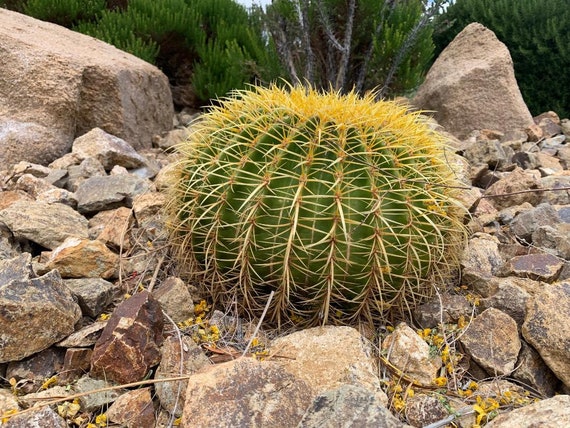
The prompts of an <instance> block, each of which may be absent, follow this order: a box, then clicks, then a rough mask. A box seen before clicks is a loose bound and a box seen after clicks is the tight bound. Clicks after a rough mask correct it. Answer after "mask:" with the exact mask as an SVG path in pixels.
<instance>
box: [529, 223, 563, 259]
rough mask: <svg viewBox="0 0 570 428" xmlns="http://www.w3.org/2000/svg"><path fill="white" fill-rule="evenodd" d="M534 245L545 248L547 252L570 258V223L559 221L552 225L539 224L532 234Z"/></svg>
mask: <svg viewBox="0 0 570 428" xmlns="http://www.w3.org/2000/svg"><path fill="white" fill-rule="evenodd" d="M532 243H533V244H534V246H535V247H538V248H541V249H543V250H546V251H545V252H547V253H548V254H552V255H554V256H557V257H560V258H563V259H566V260H568V259H570V224H568V223H560V224H556V225H554V226H548V225H547V226H540V227H539V228H537V229H536V230H535V231H534V233H533V234H532Z"/></svg>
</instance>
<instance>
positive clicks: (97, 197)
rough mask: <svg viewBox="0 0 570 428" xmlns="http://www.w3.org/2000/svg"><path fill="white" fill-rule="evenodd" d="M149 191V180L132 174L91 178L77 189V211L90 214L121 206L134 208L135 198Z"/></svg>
mask: <svg viewBox="0 0 570 428" xmlns="http://www.w3.org/2000/svg"><path fill="white" fill-rule="evenodd" d="M148 189H149V183H148V181H147V180H144V179H141V178H138V177H135V176H133V175H130V174H121V175H108V176H103V177H91V178H88V179H86V180H85V181H83V182H82V183H81V184H80V185H79V187H78V188H77V191H76V193H75V194H76V196H77V210H78V211H79V212H80V213H83V214H85V213H87V214H90V213H94V212H97V211H104V210H110V209H114V208H118V207H121V206H126V207H132V204H133V199H134V197H135V196H138V195H140V194H142V193H145V192H147V191H148Z"/></svg>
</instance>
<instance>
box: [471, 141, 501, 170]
mask: <svg viewBox="0 0 570 428" xmlns="http://www.w3.org/2000/svg"><path fill="white" fill-rule="evenodd" d="M463 156H464V157H465V158H466V159H467V160H468V161H469V163H470V164H471V165H481V164H484V165H486V166H487V167H488V168H490V169H493V170H497V169H499V170H500V169H501V168H502V167H504V166H505V165H506V164H507V161H508V157H507V154H506V153H505V149H504V148H503V146H502V145H501V142H500V141H499V140H483V141H475V142H474V143H472V144H470V145H469V146H467V148H466V149H465V152H464V153H463Z"/></svg>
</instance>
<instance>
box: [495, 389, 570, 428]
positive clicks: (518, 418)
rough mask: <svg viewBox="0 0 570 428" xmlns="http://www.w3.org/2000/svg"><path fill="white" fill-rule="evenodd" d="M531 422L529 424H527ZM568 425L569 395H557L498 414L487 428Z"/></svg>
mask: <svg viewBox="0 0 570 428" xmlns="http://www.w3.org/2000/svg"><path fill="white" fill-rule="evenodd" d="M529 424H531V425H529ZM526 426H535V427H565V426H566V427H567V426H570V396H568V395H557V396H555V397H552V398H548V399H546V400H541V401H538V402H536V403H533V404H530V405H528V406H525V407H521V408H520V409H515V410H511V411H510V412H507V413H503V414H500V415H499V416H497V417H496V418H495V419H493V420H492V421H491V422H489V423H488V424H487V425H486V427H487V428H512V427H526Z"/></svg>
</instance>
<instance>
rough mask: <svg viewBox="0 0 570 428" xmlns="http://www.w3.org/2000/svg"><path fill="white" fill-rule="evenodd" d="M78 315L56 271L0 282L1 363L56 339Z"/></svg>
mask: <svg viewBox="0 0 570 428" xmlns="http://www.w3.org/2000/svg"><path fill="white" fill-rule="evenodd" d="M28 257H29V256H28ZM80 317H81V309H80V308H79V306H78V305H77V303H75V301H74V300H73V297H72V295H71V292H70V291H69V290H68V289H67V287H65V285H63V281H62V280H61V277H60V275H59V273H57V271H51V272H49V273H47V274H45V275H43V276H40V277H37V278H30V277H29V278H20V279H13V280H11V281H8V282H4V283H0V324H1V325H2V331H1V332H0V363H2V362H8V361H17V360H21V359H23V358H25V357H27V356H29V355H32V354H35V353H36V352H39V351H42V350H44V349H46V348H48V347H49V346H51V345H53V344H54V343H56V342H59V341H60V340H61V339H63V338H64V337H66V336H68V335H69V334H71V333H72V332H73V330H74V325H75V323H76V322H77V321H78V320H79V318H80ZM30 332H33V335H34V340H33V341H31V340H30Z"/></svg>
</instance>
